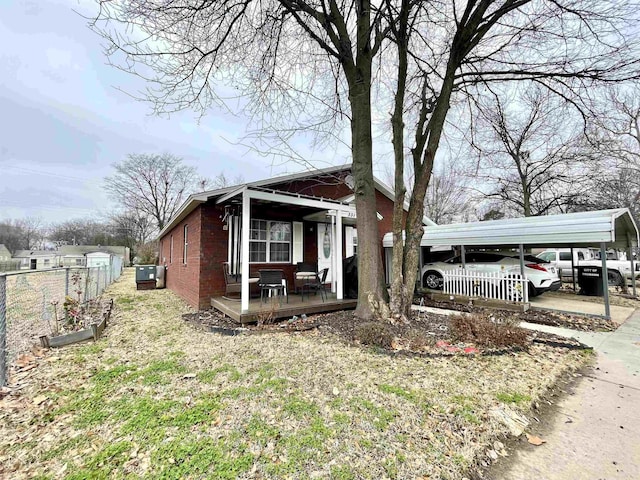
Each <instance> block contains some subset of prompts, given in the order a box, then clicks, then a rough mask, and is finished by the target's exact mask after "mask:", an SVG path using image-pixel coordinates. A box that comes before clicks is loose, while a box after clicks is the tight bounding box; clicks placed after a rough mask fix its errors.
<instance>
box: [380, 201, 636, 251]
mask: <svg viewBox="0 0 640 480" xmlns="http://www.w3.org/2000/svg"><path fill="white" fill-rule="evenodd" d="M601 243H606V244H607V246H608V247H613V248H620V249H626V248H628V247H637V246H638V243H639V242H638V228H637V226H636V224H635V222H634V220H633V217H632V216H631V213H630V212H629V209H627V208H617V209H611V210H597V211H593V212H579V213H564V214H560V215H547V216H543V217H526V218H507V219H503V220H489V221H485V222H471V223H457V224H451V225H436V226H427V227H424V235H423V236H422V241H421V243H420V244H421V245H422V246H423V247H433V246H436V245H465V246H487V247H505V246H511V247H513V246H518V245H521V244H522V245H528V246H536V247H579V246H599V245H600V244H601ZM383 245H384V246H385V247H392V246H393V234H392V233H387V234H386V235H385V236H384V239H383Z"/></svg>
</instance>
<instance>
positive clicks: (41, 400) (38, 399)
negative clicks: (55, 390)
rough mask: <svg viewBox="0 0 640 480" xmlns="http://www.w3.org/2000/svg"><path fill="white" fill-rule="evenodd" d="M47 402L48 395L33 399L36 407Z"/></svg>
mask: <svg viewBox="0 0 640 480" xmlns="http://www.w3.org/2000/svg"><path fill="white" fill-rule="evenodd" d="M46 401H47V396H46V395H38V396H37V397H35V398H34V399H33V403H34V405H40V404H42V403H44V402H46Z"/></svg>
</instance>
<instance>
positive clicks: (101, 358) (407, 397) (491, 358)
mask: <svg viewBox="0 0 640 480" xmlns="http://www.w3.org/2000/svg"><path fill="white" fill-rule="evenodd" d="M133 274H134V272H133V270H128V271H127V272H126V273H125V274H124V275H123V277H122V279H121V280H120V281H119V282H117V283H115V284H114V285H112V286H111V287H110V288H109V289H108V290H107V294H108V295H112V296H113V297H114V298H115V304H116V307H115V310H114V315H113V316H112V323H111V325H110V326H109V328H108V329H107V330H106V332H105V334H106V336H105V337H103V338H102V339H101V340H99V341H98V342H97V343H95V344H94V343H90V344H85V345H82V346H75V347H68V348H65V349H63V350H59V351H52V352H50V353H48V354H47V356H45V357H44V358H43V359H41V360H40V361H39V365H38V367H37V368H35V369H34V370H32V372H33V374H32V375H31V376H30V377H29V378H28V379H26V380H25V382H26V383H25V385H24V388H22V389H19V390H15V391H14V392H13V393H12V394H11V395H9V396H8V397H6V398H5V399H3V400H0V477H2V478H5V477H6V478H13V479H19V478H27V477H28V478H33V477H38V478H68V479H76V478H77V479H80V478H83V479H84V478H124V477H131V478H137V477H147V478H176V479H177V478H230V479H231V478H336V479H350V478H372V479H378V478H412V479H413V478H420V477H422V478H430V479H441V478H442V479H458V478H463V477H464V476H465V475H466V474H467V473H468V469H469V468H471V467H473V466H474V465H475V464H476V463H477V462H479V461H486V460H487V459H488V457H487V451H488V450H489V449H492V450H493V449H494V442H495V441H496V440H500V439H503V438H504V436H505V434H506V433H507V432H508V430H507V428H506V427H505V426H504V425H502V424H501V423H498V421H496V420H494V416H493V415H490V412H491V411H492V410H495V409H504V408H507V409H511V410H513V411H516V412H520V413H525V414H526V413H527V412H528V411H529V409H530V407H531V405H532V404H533V403H534V402H536V401H537V400H539V399H540V397H541V396H544V394H545V391H546V389H547V388H548V387H549V386H551V385H552V384H553V383H554V382H555V381H556V379H557V378H558V377H559V376H561V375H563V374H565V373H566V372H567V371H570V370H574V369H576V368H578V367H579V366H581V365H583V364H584V363H585V361H587V360H586V358H587V357H588V355H585V354H584V353H583V352H582V351H579V350H567V349H560V348H551V347H548V346H543V345H535V346H531V347H530V348H529V349H528V351H527V352H515V353H514V352H510V353H505V354H501V355H487V356H475V355H454V356H431V357H425V356H411V355H391V354H388V353H384V352H381V351H378V350H376V349H372V348H364V347H357V346H349V345H347V344H345V343H343V342H341V341H339V340H338V339H336V338H332V337H330V336H329V337H327V336H324V335H319V334H318V333H317V332H316V331H314V330H311V331H308V332H304V333H267V334H260V335H246V336H236V337H229V336H219V335H217V334H213V333H207V332H205V331H202V330H197V329H195V328H194V327H193V326H191V325H190V324H189V323H188V322H185V321H184V320H183V319H182V317H181V315H182V314H184V313H187V312H189V311H190V309H189V308H188V307H186V306H185V304H184V303H183V302H182V301H181V300H180V299H179V298H177V297H176V296H175V295H173V294H172V293H171V292H170V291H167V290H156V291H139V292H138V291H136V290H135V283H134V280H133Z"/></svg>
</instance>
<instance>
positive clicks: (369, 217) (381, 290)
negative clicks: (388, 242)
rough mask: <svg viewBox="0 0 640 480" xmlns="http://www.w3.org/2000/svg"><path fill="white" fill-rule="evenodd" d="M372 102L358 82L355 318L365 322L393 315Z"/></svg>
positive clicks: (354, 93) (354, 108)
mask: <svg viewBox="0 0 640 480" xmlns="http://www.w3.org/2000/svg"><path fill="white" fill-rule="evenodd" d="M370 98H371V87H370V85H369V83H368V82H366V83H364V82H362V83H358V82H356V84H355V85H354V87H353V88H352V89H351V92H350V99H349V100H350V102H351V113H352V120H351V137H352V139H351V143H352V147H351V149H352V153H353V165H352V171H353V178H354V183H355V186H354V191H355V197H356V215H357V217H358V306H357V307H356V311H355V314H356V316H357V317H359V318H363V319H372V318H380V317H382V318H384V317H387V316H388V315H389V312H388V306H387V303H386V290H385V285H384V275H383V269H382V256H381V245H380V232H379V231H378V217H377V214H376V212H377V210H376V201H375V199H376V193H375V184H374V181H373V168H372V158H373V152H372V141H371V140H372V138H371V101H370Z"/></svg>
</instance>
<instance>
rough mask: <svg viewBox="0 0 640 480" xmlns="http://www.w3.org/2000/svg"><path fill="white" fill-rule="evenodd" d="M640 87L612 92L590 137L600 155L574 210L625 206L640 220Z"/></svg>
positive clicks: (605, 101) (594, 163)
mask: <svg viewBox="0 0 640 480" xmlns="http://www.w3.org/2000/svg"><path fill="white" fill-rule="evenodd" d="M639 95H640V87H639V86H638V85H637V84H635V85H629V86H625V87H622V88H615V89H611V90H610V91H609V92H608V95H607V96H606V98H605V99H604V101H603V102H602V105H601V107H602V111H601V113H600V115H598V116H597V117H595V119H594V120H595V122H594V123H595V128H594V131H593V132H591V134H590V138H591V140H592V142H593V143H594V145H595V146H596V147H597V149H598V152H599V153H600V156H599V158H598V161H594V162H593V163H592V171H591V175H590V178H589V181H588V182H587V183H586V184H585V185H583V195H582V196H581V197H580V198H579V199H577V201H576V202H575V205H574V206H573V208H574V209H575V210H585V209H593V208H598V209H601V208H620V207H626V208H629V210H631V213H632V214H633V216H634V217H635V218H636V220H640V204H639V202H640V98H639Z"/></svg>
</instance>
